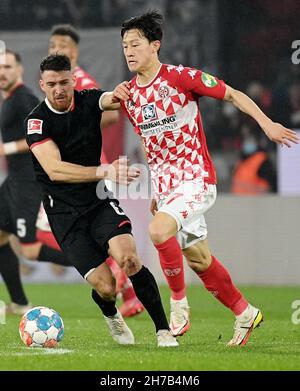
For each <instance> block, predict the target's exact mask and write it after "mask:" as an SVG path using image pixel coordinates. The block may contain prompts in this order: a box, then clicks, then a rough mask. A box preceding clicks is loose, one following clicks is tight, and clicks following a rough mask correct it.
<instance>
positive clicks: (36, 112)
mask: <svg viewBox="0 0 300 391" xmlns="http://www.w3.org/2000/svg"><path fill="white" fill-rule="evenodd" d="M46 108H47V106H46V103H45V101H43V102H40V103H38V104H37V106H35V107H34V108H33V109H32V110H31V111H30V113H29V114H28V115H27V117H26V119H25V121H27V120H28V119H30V118H37V119H43V118H45V117H46Z"/></svg>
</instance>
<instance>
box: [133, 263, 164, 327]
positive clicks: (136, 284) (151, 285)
mask: <svg viewBox="0 0 300 391" xmlns="http://www.w3.org/2000/svg"><path fill="white" fill-rule="evenodd" d="M129 278H130V280H131V282H132V285H133V289H134V291H135V293H136V295H137V297H138V299H139V300H140V301H141V303H142V304H143V305H144V307H145V308H146V310H147V311H148V312H149V315H150V316H151V318H152V320H153V322H154V324H155V327H156V331H158V330H162V329H167V330H169V324H168V321H167V318H166V314H165V311H164V307H163V305H162V301H161V297H160V293H159V290H158V286H157V283H156V281H155V279H154V277H153V274H152V273H151V272H150V271H149V270H148V269H147V268H146V267H145V266H142V268H141V270H140V271H139V272H137V273H136V274H135V275H133V276H131V277H129Z"/></svg>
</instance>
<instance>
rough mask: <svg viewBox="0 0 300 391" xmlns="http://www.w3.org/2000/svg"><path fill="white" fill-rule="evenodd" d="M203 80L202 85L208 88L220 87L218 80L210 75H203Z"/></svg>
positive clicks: (203, 73)
mask: <svg viewBox="0 0 300 391" xmlns="http://www.w3.org/2000/svg"><path fill="white" fill-rule="evenodd" d="M201 80H202V83H203V84H204V85H205V86H206V87H208V88H212V87H215V86H216V85H218V82H217V80H216V78H215V77H214V76H211V75H209V74H208V73H205V72H202V73H201Z"/></svg>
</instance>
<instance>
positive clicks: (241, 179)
mask: <svg viewBox="0 0 300 391" xmlns="http://www.w3.org/2000/svg"><path fill="white" fill-rule="evenodd" d="M276 191H277V178H276V171H275V168H274V165H273V163H272V161H271V160H270V158H269V155H268V153H267V152H266V151H265V150H264V149H263V148H262V147H261V145H260V142H259V140H258V138H257V137H256V136H255V135H254V133H253V132H252V133H251V132H250V131H246V132H245V134H244V137H243V140H242V145H241V157H240V160H239V161H238V163H237V165H236V167H235V168H234V172H233V177H232V186H231V192H232V193H233V194H237V195H260V194H265V193H271V192H272V193H274V192H276Z"/></svg>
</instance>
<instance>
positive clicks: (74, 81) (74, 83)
mask: <svg viewBox="0 0 300 391" xmlns="http://www.w3.org/2000/svg"><path fill="white" fill-rule="evenodd" d="M72 84H73V87H74V88H75V86H76V76H75V75H74V73H73V74H72Z"/></svg>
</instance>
